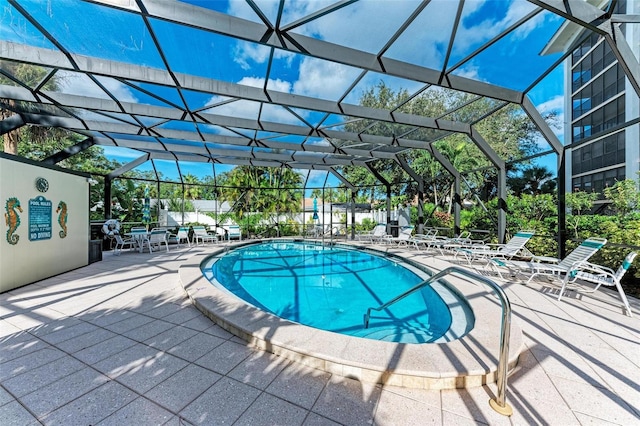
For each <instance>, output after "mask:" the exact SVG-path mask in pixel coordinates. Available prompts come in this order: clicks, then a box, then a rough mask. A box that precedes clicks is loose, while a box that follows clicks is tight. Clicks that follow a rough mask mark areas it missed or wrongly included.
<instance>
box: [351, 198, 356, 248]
mask: <svg viewBox="0 0 640 426" xmlns="http://www.w3.org/2000/svg"><path fill="white" fill-rule="evenodd" d="M355 239H356V193H355V191H351V240H352V241H353V240H355Z"/></svg>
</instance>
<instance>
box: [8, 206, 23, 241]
mask: <svg viewBox="0 0 640 426" xmlns="http://www.w3.org/2000/svg"><path fill="white" fill-rule="evenodd" d="M4 209H5V210H6V213H5V214H4V221H5V222H6V224H7V226H8V227H9V229H7V242H8V243H9V244H11V245H16V244H18V240H19V239H20V235H17V234H16V233H15V232H16V230H17V229H18V226H20V215H19V214H18V213H17V212H16V210H18V211H19V212H20V213H22V207H21V206H20V201H18V199H17V198H16V197H11V198H9V199H8V200H7V202H6V204H5V206H4Z"/></svg>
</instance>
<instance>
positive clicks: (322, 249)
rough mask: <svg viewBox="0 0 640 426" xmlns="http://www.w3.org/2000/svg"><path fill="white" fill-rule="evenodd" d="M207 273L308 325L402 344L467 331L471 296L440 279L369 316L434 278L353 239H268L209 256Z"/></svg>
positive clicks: (252, 302) (249, 299)
mask: <svg viewBox="0 0 640 426" xmlns="http://www.w3.org/2000/svg"><path fill="white" fill-rule="evenodd" d="M202 273H203V275H204V276H205V277H206V278H207V279H208V280H209V281H210V282H212V283H213V284H214V285H216V286H218V287H221V288H224V289H226V291H229V292H230V293H232V294H234V295H235V296H237V297H239V298H241V299H242V300H244V301H245V302H246V303H249V304H250V305H252V306H254V307H257V308H259V309H261V310H264V311H266V312H269V313H272V314H274V315H277V316H279V317H281V318H284V319H287V320H289V321H293V322H296V323H299V324H303V325H306V326H310V327H314V328H318V329H322V330H327V331H331V332H335V333H341V334H345V335H349V336H355V337H362V338H367V339H373V340H382V341H390V342H400V343H415V344H420V343H441V342H448V341H452V340H455V339H458V338H460V337H462V336H464V335H466V334H467V333H468V332H469V331H470V330H471V329H472V328H473V325H474V317H473V314H472V311H471V309H470V308H469V306H468V304H467V303H466V301H465V300H464V299H463V298H461V297H460V296H459V295H458V294H457V293H456V292H455V291H453V290H452V289H450V288H449V287H448V286H446V285H445V284H443V283H440V282H435V283H433V284H432V285H431V286H425V287H423V288H422V289H421V290H419V291H417V292H415V293H413V294H411V295H409V296H408V297H406V298H404V299H403V300H401V301H399V302H398V303H396V304H394V305H392V306H390V307H389V308H387V309H386V310H384V311H381V312H376V313H375V315H373V316H372V317H371V321H370V325H369V327H368V328H365V327H364V323H363V316H364V313H365V312H366V311H367V309H368V308H370V307H377V306H379V305H381V304H383V303H384V302H386V301H388V300H390V299H392V298H394V297H396V296H397V295H399V294H400V293H402V292H403V291H405V290H407V289H409V288H411V287H413V286H414V285H416V284H418V283H420V282H422V281H424V280H425V279H427V278H428V277H429V274H428V271H427V270H426V269H424V268H419V267H417V266H416V265H413V264H411V263H409V262H406V261H404V260H402V259H400V258H395V257H390V256H383V255H380V254H376V253H375V252H373V251H363V250H358V249H355V248H352V247H347V246H326V245H322V244H321V243H312V242H302V241H281V240H278V241H267V242H261V243H257V244H250V245H246V246H242V247H238V248H236V249H234V250H231V251H228V252H225V253H220V254H216V255H213V256H210V257H209V258H207V259H206V261H204V262H203V263H202Z"/></svg>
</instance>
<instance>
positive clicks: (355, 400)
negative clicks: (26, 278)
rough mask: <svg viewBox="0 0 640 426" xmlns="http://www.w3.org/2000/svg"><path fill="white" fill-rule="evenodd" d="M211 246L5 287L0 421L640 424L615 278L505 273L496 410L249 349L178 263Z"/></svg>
mask: <svg viewBox="0 0 640 426" xmlns="http://www.w3.org/2000/svg"><path fill="white" fill-rule="evenodd" d="M214 247H217V246H213V245H211V246H208V247H207V246H205V247H202V246H199V247H192V248H181V249H176V248H175V246H174V247H171V251H170V252H169V253H166V252H164V251H160V252H157V253H153V254H149V253H143V254H140V253H137V252H123V253H122V255H121V256H114V255H113V254H112V252H105V253H103V260H102V261H101V262H97V263H94V264H92V265H89V266H87V267H84V268H81V269H78V270H74V271H70V272H67V273H65V274H62V275H59V276H56V277H53V278H49V279H46V280H43V281H40V282H37V283H34V284H31V285H28V286H25V287H22V288H19V289H15V290H14V291H11V292H8V293H4V294H0V318H1V319H0V342H1V343H0V385H1V387H0V424H2V425H3V426H8V425H37V424H47V425H49V424H51V425H98V424H99V425H147V424H148V425H154V424H158V425H160V424H166V425H191V424H193V425H199V424H216V425H217V424H233V425H320V424H322V425H336V424H343V425H360V424H362V425H371V424H376V425H412V424H416V425H425V424H436V425H464V424H470V425H471V424H491V425H494V424H495V425H503V424H504V425H507V424H552V425H604V424H611V425H625V426H626V425H634V424H639V425H640V301H638V300H637V299H634V298H630V303H631V304H632V308H633V312H634V318H629V317H627V316H625V315H623V313H622V309H621V308H620V303H619V300H618V299H617V297H616V294H614V293H611V292H608V291H606V290H605V291H598V292H597V293H595V294H587V295H578V294H576V293H571V295H570V296H569V297H566V298H563V300H562V302H557V301H556V300H555V295H557V291H558V288H559V287H558V286H557V285H556V284H555V283H549V282H546V281H538V282H533V283H531V284H529V285H528V286H525V285H523V284H522V283H521V282H517V281H514V282H501V283H502V284H503V288H504V289H505V291H506V292H507V295H508V296H509V298H510V300H511V304H512V308H513V314H514V321H515V322H517V323H518V325H519V326H520V327H521V328H522V330H523V334H524V341H525V345H526V350H525V352H523V354H522V355H521V357H520V362H519V365H518V367H517V368H516V369H515V371H514V372H513V373H512V374H511V375H510V377H509V382H508V385H507V402H508V403H509V404H510V405H511V406H512V407H513V410H514V414H513V416H512V417H503V416H501V415H499V414H497V413H496V412H494V411H493V410H492V409H491V408H490V407H489V404H488V400H489V399H490V398H494V397H495V393H496V386H495V385H494V384H491V385H487V386H483V387H477V388H471V389H458V390H442V391H428V390H419V389H405V388H398V387H392V386H384V387H383V386H380V385H373V384H369V383H363V382H358V381H355V380H351V379H347V378H343V377H339V376H336V375H332V374H330V373H326V372H321V371H318V370H314V369H311V368H309V367H305V366H302V365H300V364H297V363H295V362H291V361H288V360H285V359H282V358H278V357H276V356H274V355H271V354H269V353H265V352H261V351H259V350H256V349H253V348H251V347H248V346H247V345H246V343H245V342H244V341H242V340H240V339H238V338H237V337H235V336H233V335H231V334H229V333H228V332H226V331H224V330H223V329H221V328H220V327H218V326H216V325H214V324H213V323H212V322H211V321H210V320H209V319H208V318H206V317H205V316H204V315H203V314H201V313H200V312H199V311H198V310H196V309H195V308H194V307H193V306H192V305H191V302H190V301H189V299H187V298H186V296H185V293H184V290H183V289H182V287H181V285H180V283H179V280H178V272H177V271H178V268H179V266H180V264H181V262H183V261H184V260H185V259H188V258H190V257H191V256H193V255H194V254H200V253H202V252H203V251H209V250H212V249H213V248H214ZM410 255H411V256H413V257H423V259H424V260H425V262H426V263H427V264H433V265H434V267H437V268H438V269H441V268H443V267H445V266H446V265H447V263H446V259H447V258H446V257H444V258H443V257H442V256H440V255H417V254H416V253H415V252H411V253H410ZM476 315H479V313H476ZM497 332H498V331H496V333H497Z"/></svg>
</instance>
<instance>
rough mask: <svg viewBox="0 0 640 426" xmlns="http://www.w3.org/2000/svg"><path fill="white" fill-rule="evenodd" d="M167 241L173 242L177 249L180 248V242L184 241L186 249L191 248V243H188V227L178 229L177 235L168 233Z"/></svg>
mask: <svg viewBox="0 0 640 426" xmlns="http://www.w3.org/2000/svg"><path fill="white" fill-rule="evenodd" d="M167 240H168V241H169V242H173V241H175V243H176V244H177V245H178V247H180V243H182V241H186V242H187V247H191V241H189V227H188V226H181V227H179V228H178V233H177V234H172V233H169V234H168V235H167Z"/></svg>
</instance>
